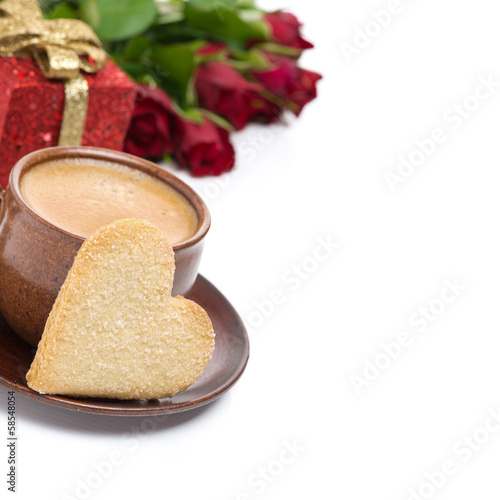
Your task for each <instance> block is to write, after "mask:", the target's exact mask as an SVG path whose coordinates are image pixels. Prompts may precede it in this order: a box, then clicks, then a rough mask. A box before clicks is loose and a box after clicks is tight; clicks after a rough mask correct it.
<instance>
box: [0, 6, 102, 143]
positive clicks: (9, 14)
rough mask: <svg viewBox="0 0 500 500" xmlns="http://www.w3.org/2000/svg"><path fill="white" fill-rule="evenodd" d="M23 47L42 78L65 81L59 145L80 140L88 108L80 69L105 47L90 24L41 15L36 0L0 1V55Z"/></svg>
mask: <svg viewBox="0 0 500 500" xmlns="http://www.w3.org/2000/svg"><path fill="white" fill-rule="evenodd" d="M25 52H27V53H28V54H29V55H31V56H32V57H34V59H35V60H36V61H37V63H38V66H39V67H40V69H41V70H42V72H43V74H44V75H45V77H46V78H57V79H62V80H65V102H64V113H63V119H62V123H61V132H60V134H59V145H60V146H70V145H78V144H80V143H81V140H82V137H83V132H84V130H85V120H86V118H87V108H88V93H89V88H88V83H87V80H85V79H84V78H83V77H82V76H81V73H80V70H83V71H85V72H87V73H96V72H97V71H99V70H100V69H102V68H103V67H104V65H105V64H106V58H107V56H106V52H105V51H104V50H103V49H102V45H101V42H100V41H99V38H97V36H96V34H95V33H94V32H93V31H92V29H91V28H90V26H88V25H86V24H85V23H83V22H82V21H78V20H76V19H53V20H45V19H44V18H43V16H42V12H41V10H40V7H39V6H38V2H37V0H3V1H1V2H0V56H4V57H5V56H15V55H18V54H19V53H25Z"/></svg>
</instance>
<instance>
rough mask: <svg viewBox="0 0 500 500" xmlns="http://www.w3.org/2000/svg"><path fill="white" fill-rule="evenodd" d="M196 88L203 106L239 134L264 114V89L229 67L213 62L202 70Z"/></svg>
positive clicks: (201, 67) (201, 68)
mask: <svg viewBox="0 0 500 500" xmlns="http://www.w3.org/2000/svg"><path fill="white" fill-rule="evenodd" d="M195 87H196V92H197V94H198V100H199V104H200V106H201V107H203V108H205V109H208V110H209V111H212V112H213V113H217V114H218V115H220V116H222V117H223V118H225V119H226V120H227V121H228V122H229V123H230V124H231V125H232V126H233V127H234V128H235V129H236V130H241V129H242V128H243V127H244V126H245V125H246V124H247V123H248V122H250V121H252V120H253V119H254V118H255V117H257V116H258V115H259V114H260V113H262V111H264V109H263V108H264V106H263V105H264V102H263V99H262V98H261V97H260V96H259V94H258V92H260V91H262V90H264V87H263V86H262V85H261V84H259V83H253V82H249V81H248V80H246V79H245V78H244V77H243V76H242V75H241V74H240V73H238V71H236V70H235V69H234V68H232V67H231V66H229V65H228V64H225V63H222V62H218V61H210V62H207V63H205V64H202V65H201V66H199V67H198V70H197V72H196V79H195Z"/></svg>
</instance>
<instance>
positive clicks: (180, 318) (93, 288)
mask: <svg viewBox="0 0 500 500" xmlns="http://www.w3.org/2000/svg"><path fill="white" fill-rule="evenodd" d="M174 270H175V263H174V253H173V250H172V247H171V246H170V244H169V243H168V241H167V239H166V238H165V236H164V235H163V233H162V232H161V231H160V230H159V229H158V228H157V227H155V226H154V225H153V224H151V223H149V222H147V221H143V220H139V219H126V220H120V221H116V222H114V223H112V224H109V225H107V226H104V227H102V228H100V229H98V230H97V231H96V232H95V233H94V234H92V235H91V236H90V237H89V238H88V239H87V240H86V241H85V242H84V244H83V245H82V247H81V249H80V251H79V252H78V255H77V256H76V258H75V261H74V263H73V266H72V268H71V270H70V272H69V274H68V276H67V278H66V280H65V282H64V284H63V286H62V288H61V291H60V292H59V295H58V297H57V300H56V302H55V304H54V307H53V308H52V311H51V313H50V316H49V318H48V320H47V323H46V325H45V330H44V332H43V336H42V339H41V340H40V343H39V345H38V350H37V352H36V356H35V359H34V361H33V363H32V365H31V368H30V370H29V371H28V373H27V375H26V378H27V381H28V386H29V387H30V388H31V389H33V390H35V391H38V392H40V393H46V394H65V395H71V396H89V397H105V398H119V399H159V398H163V397H169V396H173V395H174V394H176V393H178V392H180V391H183V390H184V389H186V388H187V387H189V386H190V385H191V384H193V383H194V382H195V381H196V380H197V379H198V378H199V376H200V375H201V373H202V371H203V369H204V368H205V366H206V365H207V363H208V361H209V360H210V358H211V357H212V352H213V349H214V336H215V335H214V330H213V328H212V323H211V322H210V319H209V318H208V315H207V313H206V312H205V311H204V310H203V309H202V308H201V307H200V306H199V305H198V304H196V303H194V302H192V301H190V300H187V299H185V298H183V297H172V296H171V292H172V284H173V279H174Z"/></svg>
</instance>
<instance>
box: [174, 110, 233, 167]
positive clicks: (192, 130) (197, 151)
mask: <svg viewBox="0 0 500 500" xmlns="http://www.w3.org/2000/svg"><path fill="white" fill-rule="evenodd" d="M174 135H175V151H174V156H175V159H176V160H177V162H178V163H179V165H181V166H182V167H186V168H188V169H190V170H191V173H192V174H193V175H196V176H202V175H220V174H222V173H223V172H229V171H230V170H231V169H232V168H233V166H234V149H233V146H232V144H231V143H230V142H229V133H228V131H227V130H224V129H222V128H220V127H217V126H216V125H214V124H213V123H212V122H211V121H210V120H208V119H207V118H206V117H203V121H202V122H201V123H196V122H192V121H188V120H184V119H182V118H181V117H176V120H175V127H174Z"/></svg>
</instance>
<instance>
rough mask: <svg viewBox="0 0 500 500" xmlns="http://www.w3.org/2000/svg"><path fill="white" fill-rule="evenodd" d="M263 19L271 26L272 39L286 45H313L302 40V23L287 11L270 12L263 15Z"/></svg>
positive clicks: (307, 47)
mask: <svg viewBox="0 0 500 500" xmlns="http://www.w3.org/2000/svg"><path fill="white" fill-rule="evenodd" d="M264 21H267V23H268V24H269V25H270V26H271V33H272V40H273V41H274V42H276V43H279V44H281V45H286V46H287V47H294V48H296V49H311V48H313V47H314V45H313V44H312V43H310V42H308V41H307V40H304V39H303V38H302V36H301V34H300V27H301V26H302V23H300V22H299V20H298V19H297V18H296V17H295V16H294V15H293V14H290V13H288V12H270V13H269V14H265V15H264Z"/></svg>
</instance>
